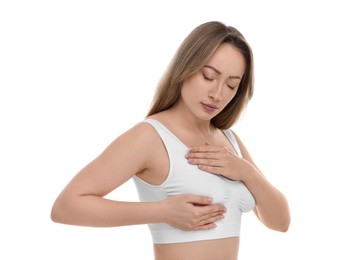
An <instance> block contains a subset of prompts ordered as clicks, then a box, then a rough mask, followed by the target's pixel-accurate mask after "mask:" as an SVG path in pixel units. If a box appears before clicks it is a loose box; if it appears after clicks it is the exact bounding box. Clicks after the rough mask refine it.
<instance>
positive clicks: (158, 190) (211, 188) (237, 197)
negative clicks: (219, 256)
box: [133, 119, 255, 244]
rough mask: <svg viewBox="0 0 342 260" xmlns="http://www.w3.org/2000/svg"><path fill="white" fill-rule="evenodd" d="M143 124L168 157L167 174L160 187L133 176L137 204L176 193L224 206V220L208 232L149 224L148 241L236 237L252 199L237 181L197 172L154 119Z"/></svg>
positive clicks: (182, 147) (183, 150) (177, 143)
mask: <svg viewBox="0 0 342 260" xmlns="http://www.w3.org/2000/svg"><path fill="white" fill-rule="evenodd" d="M143 122H146V123H149V124H151V125H152V126H153V127H154V128H155V129H156V131H157V132H158V134H159V136H160V138H161V140H162V141H163V143H164V145H165V148H166V151H167V153H168V157H169V165H170V168H169V173H168V176H167V178H166V180H165V181H164V182H163V183H162V184H160V185H152V184H149V183H147V182H145V181H143V180H142V179H140V178H139V177H137V176H134V177H133V180H134V182H135V185H136V188H137V191H138V195H139V198H140V200H141V201H144V202H145V201H160V200H164V199H166V198H167V197H169V196H172V195H177V194H196V195H203V196H209V197H211V198H213V199H214V201H213V203H220V204H224V205H225V207H226V208H227V212H226V213H225V217H224V218H223V219H222V220H219V221H217V222H215V224H216V225H217V227H215V228H213V229H210V230H201V231H182V230H180V229H177V228H174V227H172V226H170V225H168V224H164V223H159V224H149V225H148V227H149V229H150V232H151V235H152V240H153V242H154V243H156V244H166V243H182V242H190V241H200V240H210V239H219V238H228V237H237V236H239V235H240V225H241V215H242V212H248V211H251V210H252V209H253V208H254V206H255V200H254V198H253V196H252V194H251V193H250V192H249V190H248V189H247V188H246V186H245V185H244V183H243V182H241V181H232V180H229V179H227V178H224V177H222V176H218V175H215V174H211V173H208V172H204V171H202V170H200V169H199V168H198V167H197V166H196V165H191V164H189V163H188V161H187V159H186V158H185V154H186V153H187V152H188V150H189V148H188V147H187V146H186V145H185V144H184V143H182V142H181V141H180V140H179V139H178V138H177V137H176V136H175V135H174V134H172V133H171V132H170V131H169V130H168V129H167V128H166V127H165V126H164V125H163V124H161V123H160V122H159V121H157V120H154V119H145V120H144V121H143ZM224 133H225V135H226V136H227V138H228V140H229V141H230V142H231V144H232V145H233V147H234V149H235V150H236V152H237V154H239V156H241V152H240V149H239V146H238V144H237V142H236V140H235V138H234V135H233V133H232V132H231V131H230V130H226V131H224Z"/></svg>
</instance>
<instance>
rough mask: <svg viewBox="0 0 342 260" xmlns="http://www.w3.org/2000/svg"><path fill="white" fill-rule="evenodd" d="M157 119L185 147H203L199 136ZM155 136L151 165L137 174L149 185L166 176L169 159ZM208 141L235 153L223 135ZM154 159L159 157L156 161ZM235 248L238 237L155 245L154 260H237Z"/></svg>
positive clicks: (236, 247)
mask: <svg viewBox="0 0 342 260" xmlns="http://www.w3.org/2000/svg"><path fill="white" fill-rule="evenodd" d="M157 119H158V120H159V121H162V122H163V123H164V124H165V125H166V126H167V127H169V128H171V129H170V130H171V131H173V132H174V134H175V135H177V137H178V138H179V139H181V140H182V142H184V144H186V145H187V146H192V145H195V144H197V145H198V144H204V143H203V139H201V138H200V137H198V138H196V136H194V135H190V134H187V132H186V131H184V130H183V131H182V130H180V129H178V130H177V129H176V128H172V124H168V123H167V122H165V121H163V120H162V119H160V118H157ZM155 136H156V139H155V140H153V146H154V151H155V156H151V157H152V158H154V159H153V160H151V162H150V165H151V167H149V168H148V169H146V170H145V171H143V172H141V173H139V174H137V176H138V177H139V178H141V179H142V180H144V181H146V182H148V183H150V184H153V185H159V184H161V183H162V182H163V181H165V179H166V178H167V176H168V169H169V160H168V154H167V152H166V150H165V147H164V145H163V142H162V141H161V140H160V138H159V136H158V134H157V133H156V135H155ZM210 142H211V144H216V145H226V146H227V147H228V148H229V149H231V150H234V148H233V147H232V145H231V144H230V142H229V141H228V140H227V139H226V137H225V136H224V134H223V133H222V136H220V135H217V136H216V137H214V138H213V139H212V140H210ZM155 158H158V160H156V159H155ZM238 249H239V237H230V238H222V239H213V240H203V241H194V242H185V243H171V244H154V253H155V260H188V259H196V260H212V259H215V260H221V259H222V260H237V256H238Z"/></svg>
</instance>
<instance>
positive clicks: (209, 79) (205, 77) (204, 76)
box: [202, 73, 235, 90]
mask: <svg viewBox="0 0 342 260" xmlns="http://www.w3.org/2000/svg"><path fill="white" fill-rule="evenodd" d="M202 74H203V78H204V79H205V80H208V81H213V79H211V78H208V77H207V76H206V75H205V74H204V73H202ZM227 87H228V88H230V89H231V90H234V89H235V88H233V87H231V86H229V85H228V84H227Z"/></svg>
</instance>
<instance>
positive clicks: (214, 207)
mask: <svg viewBox="0 0 342 260" xmlns="http://www.w3.org/2000/svg"><path fill="white" fill-rule="evenodd" d="M162 203H163V211H164V212H163V216H164V219H165V222H166V223H167V224H169V225H171V226H173V227H175V228H178V229H181V230H184V231H192V230H208V229H212V228H215V227H216V225H215V222H216V221H218V220H220V219H222V218H224V213H225V212H226V208H225V206H224V205H222V204H211V203H212V199H211V198H209V197H206V196H200V195H193V194H180V195H174V196H170V197H168V198H167V199H165V200H163V201H162Z"/></svg>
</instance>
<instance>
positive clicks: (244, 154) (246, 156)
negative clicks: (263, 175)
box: [231, 130, 256, 166]
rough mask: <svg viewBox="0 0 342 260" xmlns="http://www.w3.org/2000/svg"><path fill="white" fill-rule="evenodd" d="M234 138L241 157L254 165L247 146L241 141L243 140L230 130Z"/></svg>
mask: <svg viewBox="0 0 342 260" xmlns="http://www.w3.org/2000/svg"><path fill="white" fill-rule="evenodd" d="M231 131H232V133H233V135H234V137H235V139H236V142H237V143H238V145H239V148H240V151H241V154H242V158H244V159H246V160H247V161H249V162H250V163H252V164H253V165H254V166H256V165H255V163H254V161H253V159H252V156H251V155H250V153H249V152H248V149H247V147H246V146H245V144H244V143H243V141H242V140H241V138H240V137H239V135H238V134H236V132H235V131H233V130H231Z"/></svg>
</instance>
